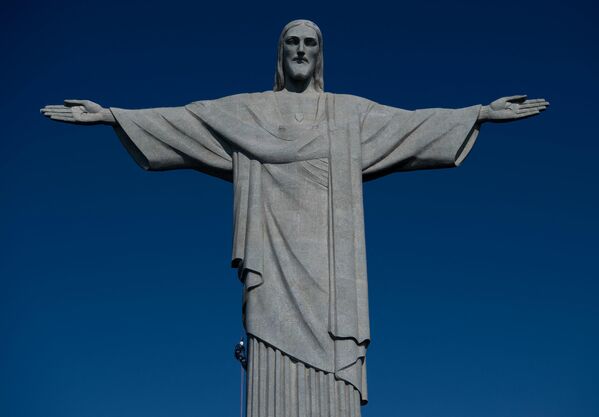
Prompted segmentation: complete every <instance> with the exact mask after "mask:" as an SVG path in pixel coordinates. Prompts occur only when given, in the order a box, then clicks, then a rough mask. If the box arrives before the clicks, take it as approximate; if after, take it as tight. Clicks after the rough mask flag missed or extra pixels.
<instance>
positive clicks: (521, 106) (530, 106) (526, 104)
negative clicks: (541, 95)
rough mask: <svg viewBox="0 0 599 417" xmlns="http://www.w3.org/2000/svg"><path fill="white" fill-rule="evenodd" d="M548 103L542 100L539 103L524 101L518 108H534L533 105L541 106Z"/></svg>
mask: <svg viewBox="0 0 599 417" xmlns="http://www.w3.org/2000/svg"><path fill="white" fill-rule="evenodd" d="M548 105H549V103H547V102H546V101H542V102H540V103H532V104H529V103H524V104H520V108H521V109H530V108H534V107H541V106H548Z"/></svg>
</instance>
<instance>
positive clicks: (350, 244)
mask: <svg viewBox="0 0 599 417" xmlns="http://www.w3.org/2000/svg"><path fill="white" fill-rule="evenodd" d="M322 45H323V44H322V34H321V31H320V29H319V28H318V27H317V26H316V25H315V24H314V23H313V22H310V21H307V20H296V21H293V22H290V23H289V24H287V26H285V28H284V29H283V32H282V33H281V37H280V39H279V44H278V58H277V68H276V76H275V85H274V89H273V90H274V91H267V92H263V93H252V94H239V95H234V96H230V97H224V98H221V99H218V100H212V101H197V102H194V103H191V104H188V105H187V106H183V107H173V108H156V109H144V110H124V109H119V108H110V109H106V108H103V107H101V106H100V105H98V104H96V103H93V102H91V101H88V100H65V102H64V105H52V106H46V107H44V108H43V109H42V113H43V114H44V115H45V116H47V117H49V118H50V119H52V120H57V121H62V122H67V123H74V124H83V125H92V124H107V125H111V126H113V127H114V129H115V131H116V133H117V134H118V136H119V138H120V140H121V141H122V143H123V145H124V146H125V148H126V149H127V150H128V151H129V153H130V154H131V155H132V156H133V158H134V159H135V161H136V162H137V163H138V164H139V165H140V166H141V167H142V168H144V169H147V170H157V171H160V170H168V169H181V168H189V169H195V170H197V171H200V172H203V173H206V174H209V175H213V176H215V177H218V178H221V179H224V180H226V181H229V182H232V183H233V187H234V190H235V198H234V221H235V225H234V237H233V257H232V265H233V267H234V268H237V270H238V273H239V279H240V281H241V283H242V284H243V288H244V302H243V323H244V326H245V329H246V331H247V334H248V339H249V343H248V345H249V352H248V372H247V416H248V417H268V416H274V417H295V416H297V417H299V416H311V417H325V416H327V417H328V416H335V417H345V416H359V415H360V406H361V405H364V404H365V403H366V402H367V400H368V394H367V389H366V350H367V348H368V344H369V343H370V331H369V321H368V294H367V292H368V290H367V279H366V257H365V246H364V216H363V208H362V183H363V182H364V181H370V180H373V179H376V178H379V177H381V176H384V175H387V174H390V173H393V172H399V171H409V170H416V169H429V168H445V167H455V166H458V165H459V164H460V163H461V162H462V161H463V160H464V158H465V157H466V155H467V154H468V152H469V151H470V149H471V148H472V145H473V144H474V141H475V140H476V137H477V135H478V131H479V127H480V125H481V124H482V123H484V122H506V121H512V120H519V119H523V118H527V117H530V116H534V115H537V114H539V113H540V112H541V111H543V110H545V109H546V108H547V106H548V105H549V103H548V102H546V101H545V100H543V99H536V100H526V96H522V95H520V96H512V97H504V98H501V99H499V100H496V101H494V102H493V103H491V104H490V105H488V106H480V105H476V106H472V107H467V108H463V109H455V110H454V109H425V110H416V111H407V110H402V109H398V108H393V107H389V106H384V105H381V104H377V103H375V102H372V101H370V100H367V99H364V98H361V97H356V96H350V95H343V94H331V93H325V92H324V84H323V49H322Z"/></svg>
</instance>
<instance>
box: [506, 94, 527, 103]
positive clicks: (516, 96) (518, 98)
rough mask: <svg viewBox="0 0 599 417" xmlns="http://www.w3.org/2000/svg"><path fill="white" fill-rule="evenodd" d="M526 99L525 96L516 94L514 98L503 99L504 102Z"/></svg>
mask: <svg viewBox="0 0 599 417" xmlns="http://www.w3.org/2000/svg"><path fill="white" fill-rule="evenodd" d="M526 97H528V96H527V95H526V94H517V95H515V96H509V97H505V99H506V101H516V102H517V101H523V100H526Z"/></svg>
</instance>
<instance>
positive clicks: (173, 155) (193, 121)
mask: <svg viewBox="0 0 599 417" xmlns="http://www.w3.org/2000/svg"><path fill="white" fill-rule="evenodd" d="M41 113H42V114H43V115H44V116H46V117H48V118H49V119H51V120H56V121H58V122H63V123H72V124H78V125H97V124H104V125H109V126H112V127H113V128H114V130H115V132H116V134H117V135H118V137H119V139H120V140H121V143H122V144H123V145H124V146H125V148H126V149H127V151H129V153H130V154H131V156H132V157H133V159H134V160H135V161H136V162H137V163H138V164H139V165H140V166H141V167H142V168H144V169H147V170H153V171H162V170H167V169H184V168H191V169H195V170H198V171H200V172H204V173H207V174H209V175H213V176H215V177H218V178H222V179H225V180H227V181H231V179H232V157H231V150H230V149H229V146H228V145H227V144H226V143H225V141H224V140H223V139H222V138H221V137H219V136H217V135H215V134H214V133H213V132H211V131H210V130H209V129H208V128H207V127H206V126H205V125H204V124H203V122H202V121H201V120H199V118H198V117H197V116H196V115H194V114H193V113H192V112H191V111H190V110H189V109H188V108H187V107H165V108H155V109H141V110H125V109H118V108H110V109H105V108H103V107H102V106H100V105H99V104H97V103H94V102H93V101H89V100H65V101H64V105H51V106H46V107H44V108H43V109H41Z"/></svg>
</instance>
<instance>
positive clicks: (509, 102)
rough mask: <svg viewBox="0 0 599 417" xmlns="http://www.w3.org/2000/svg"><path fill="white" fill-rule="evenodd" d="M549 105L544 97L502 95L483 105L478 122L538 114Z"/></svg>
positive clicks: (507, 120)
mask: <svg viewBox="0 0 599 417" xmlns="http://www.w3.org/2000/svg"><path fill="white" fill-rule="evenodd" d="M547 107H549V102H548V101H545V99H544V98H537V99H533V100H527V99H526V95H517V96H510V97H502V98H500V99H497V100H495V101H494V102H492V103H491V104H489V105H488V106H482V107H481V109H480V113H479V115H478V123H483V122H494V123H505V122H511V121H514V120H520V119H525V118H528V117H532V116H536V115H538V114H540V113H541V112H542V111H544V110H545V109H547Z"/></svg>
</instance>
